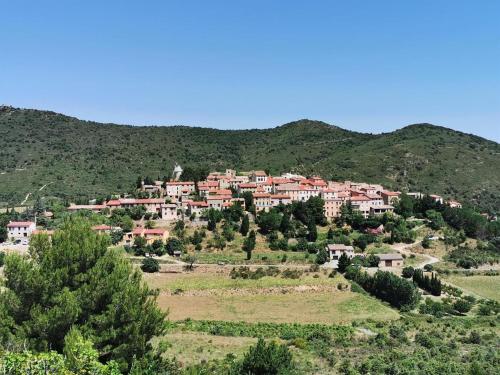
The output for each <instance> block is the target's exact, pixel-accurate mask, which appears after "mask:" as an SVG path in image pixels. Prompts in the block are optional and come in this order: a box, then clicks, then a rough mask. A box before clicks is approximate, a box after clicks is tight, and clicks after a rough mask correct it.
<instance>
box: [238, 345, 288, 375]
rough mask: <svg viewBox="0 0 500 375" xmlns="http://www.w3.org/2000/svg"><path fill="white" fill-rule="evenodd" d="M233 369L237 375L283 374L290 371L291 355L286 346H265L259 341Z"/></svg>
mask: <svg viewBox="0 0 500 375" xmlns="http://www.w3.org/2000/svg"><path fill="white" fill-rule="evenodd" d="M235 367H236V372H237V373H239V374H255V375H259V374H262V375H263V374H266V375H277V374H284V373H288V372H289V371H290V370H291V369H292V353H291V352H290V350H289V349H288V347H287V346H286V345H278V344H276V343H275V342H271V343H269V344H266V342H265V341H264V340H263V339H259V341H258V342H257V345H255V346H252V347H251V348H250V349H249V350H248V352H247V353H246V354H245V356H244V358H243V360H242V361H241V363H238V364H236V366H235Z"/></svg>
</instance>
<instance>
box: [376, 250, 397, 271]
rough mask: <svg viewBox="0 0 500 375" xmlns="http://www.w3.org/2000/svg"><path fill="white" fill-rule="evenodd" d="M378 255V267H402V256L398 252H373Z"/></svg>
mask: <svg viewBox="0 0 500 375" xmlns="http://www.w3.org/2000/svg"><path fill="white" fill-rule="evenodd" d="M375 256H377V257H379V259H380V261H379V263H378V266H379V268H383V267H402V266H403V257H402V256H401V254H399V253H394V254H375Z"/></svg>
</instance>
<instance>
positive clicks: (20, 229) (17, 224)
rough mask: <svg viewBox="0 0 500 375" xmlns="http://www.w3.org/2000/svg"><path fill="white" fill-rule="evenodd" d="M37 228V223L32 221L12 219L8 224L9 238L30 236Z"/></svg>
mask: <svg viewBox="0 0 500 375" xmlns="http://www.w3.org/2000/svg"><path fill="white" fill-rule="evenodd" d="M35 230H36V224H35V223H34V222H32V221H11V222H10V223H9V224H7V231H8V238H13V239H14V240H19V239H23V238H26V239H28V238H30V237H31V235H32V234H33V232H34V231H35Z"/></svg>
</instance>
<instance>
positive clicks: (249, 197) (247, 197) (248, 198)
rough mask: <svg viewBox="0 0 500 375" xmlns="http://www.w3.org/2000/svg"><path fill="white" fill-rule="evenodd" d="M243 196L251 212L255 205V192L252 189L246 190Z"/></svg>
mask: <svg viewBox="0 0 500 375" xmlns="http://www.w3.org/2000/svg"><path fill="white" fill-rule="evenodd" d="M241 198H243V199H244V200H245V209H246V210H247V211H249V212H250V210H251V208H252V207H253V194H252V192H251V191H245V192H243V193H242V194H241Z"/></svg>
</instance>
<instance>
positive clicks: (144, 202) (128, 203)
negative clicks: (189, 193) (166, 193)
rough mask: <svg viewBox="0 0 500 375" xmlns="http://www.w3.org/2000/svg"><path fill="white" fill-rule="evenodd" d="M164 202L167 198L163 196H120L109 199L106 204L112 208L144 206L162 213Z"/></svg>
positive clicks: (151, 210)
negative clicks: (137, 197)
mask: <svg viewBox="0 0 500 375" xmlns="http://www.w3.org/2000/svg"><path fill="white" fill-rule="evenodd" d="M164 203H165V200H164V199H162V198H143V199H135V198H120V199H114V200H110V201H108V202H107V203H106V206H107V207H109V208H110V209H114V208H132V207H139V206H144V208H145V209H146V211H147V212H151V213H157V214H160V213H161V205H162V204H164Z"/></svg>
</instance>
